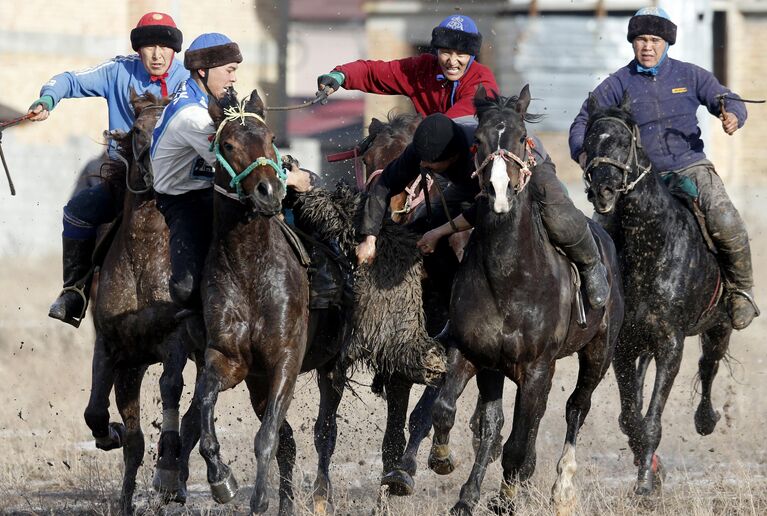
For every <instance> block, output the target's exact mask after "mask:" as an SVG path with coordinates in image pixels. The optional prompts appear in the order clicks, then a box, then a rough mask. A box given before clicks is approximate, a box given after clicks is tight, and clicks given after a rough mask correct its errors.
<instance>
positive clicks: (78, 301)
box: [48, 237, 96, 328]
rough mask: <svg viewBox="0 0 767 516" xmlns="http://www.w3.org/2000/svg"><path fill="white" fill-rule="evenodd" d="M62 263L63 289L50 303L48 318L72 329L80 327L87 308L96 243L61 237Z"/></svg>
mask: <svg viewBox="0 0 767 516" xmlns="http://www.w3.org/2000/svg"><path fill="white" fill-rule="evenodd" d="M61 240H62V254H63V261H64V289H63V290H62V291H61V294H59V297H58V299H56V301H54V302H53V304H52V305H51V308H50V310H49V311H48V317H52V318H54V319H58V320H60V321H64V322H65V323H67V324H71V325H72V326H74V327H75V328H77V327H79V326H80V323H81V322H82V320H83V318H84V317H85V310H86V308H88V295H89V293H90V288H91V279H92V274H91V273H92V262H91V257H92V255H93V249H94V247H95V246H96V240H95V239H92V238H90V239H87V240H76V239H73V238H67V237H62V239H61Z"/></svg>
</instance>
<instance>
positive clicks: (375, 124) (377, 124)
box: [368, 118, 384, 135]
mask: <svg viewBox="0 0 767 516" xmlns="http://www.w3.org/2000/svg"><path fill="white" fill-rule="evenodd" d="M383 126H384V123H383V122H381V121H380V120H379V119H377V118H373V120H371V121H370V125H369V126H368V134H371V135H372V134H378V133H379V132H380V131H381V128H382V127H383Z"/></svg>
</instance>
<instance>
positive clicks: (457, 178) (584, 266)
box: [357, 114, 608, 308]
mask: <svg viewBox="0 0 767 516" xmlns="http://www.w3.org/2000/svg"><path fill="white" fill-rule="evenodd" d="M473 129H474V128H473V127H469V126H465V125H459V124H456V123H455V122H454V121H453V120H451V119H450V118H448V117H447V116H445V115H443V114H434V115H429V116H428V117H426V118H425V119H424V120H423V122H421V124H420V125H419V126H418V128H417V129H416V132H415V134H414V135H413V142H412V143H411V144H410V145H408V146H407V147H406V148H405V150H404V151H403V153H402V155H401V156H400V157H399V158H397V159H396V160H394V161H392V162H391V163H390V164H389V165H388V166H387V167H386V168H385V169H384V171H383V174H382V176H381V180H380V181H379V182H378V183H377V184H376V185H375V187H374V188H373V189H372V190H371V191H370V193H369V197H368V199H367V201H366V203H365V208H364V216H363V220H362V225H361V228H360V233H361V234H362V235H364V240H363V241H362V243H360V245H359V246H358V247H357V260H358V262H359V263H369V262H371V261H372V260H374V259H375V251H376V249H375V248H376V236H377V235H378V232H379V230H380V228H381V224H382V221H383V218H384V214H385V212H386V207H387V206H388V202H389V199H390V198H391V196H392V195H396V194H398V193H400V192H401V191H403V190H404V188H405V186H407V185H408V184H409V183H410V182H411V181H412V180H413V179H415V178H417V177H418V175H419V173H420V171H421V170H422V169H425V170H427V171H429V172H431V173H434V174H439V175H442V176H445V177H446V178H447V179H448V180H449V181H450V186H449V187H448V188H447V189H446V190H445V191H444V198H445V200H446V201H447V207H448V212H449V213H450V217H455V218H454V219H453V220H452V223H451V222H445V221H446V220H447V215H446V214H445V210H444V209H443V208H442V206H441V203H440V202H439V201H437V202H436V203H434V204H433V205H432V207H431V211H432V213H433V214H435V216H433V217H432V220H431V221H425V220H424V219H423V216H424V210H421V211H420V212H417V213H416V217H415V218H416V220H415V221H414V224H415V225H418V224H419V222H420V223H421V224H422V225H424V226H426V227H427V228H434V229H431V231H428V232H427V233H426V234H424V235H423V237H422V238H421V240H419V241H418V247H419V248H420V249H421V251H423V252H424V253H426V254H427V255H428V254H431V253H432V252H433V251H434V249H435V248H436V244H437V242H438V241H439V239H440V238H441V237H443V236H446V235H449V234H451V233H453V232H454V231H456V230H458V231H462V230H465V229H469V228H471V227H472V226H473V225H474V222H475V220H476V205H475V204H474V198H475V197H476V195H477V194H478V193H479V185H478V182H477V180H476V179H472V178H471V176H472V172H473V171H474V160H473V154H472V151H471V148H470V146H469V142H470V141H473V134H470V133H473ZM533 140H534V146H533V153H534V154H535V159H536V163H537V165H536V166H535V167H534V168H533V169H532V176H531V178H530V186H531V187H532V188H534V191H535V199H536V201H537V202H538V203H539V206H540V211H541V218H542V220H543V223H544V226H545V227H546V230H547V232H548V235H549V239H550V240H551V242H552V243H553V244H554V245H556V246H559V247H560V248H561V249H562V250H563V251H564V252H565V254H567V257H568V258H569V259H570V260H572V261H573V262H574V263H575V264H576V266H577V267H578V270H579V271H580V273H581V277H582V278H583V282H584V285H585V288H586V294H587V296H588V299H589V302H590V304H591V305H592V306H594V307H595V308H600V307H602V306H604V304H605V301H606V299H607V293H608V285H607V278H606V270H605V268H604V265H602V262H601V260H600V257H599V250H598V249H597V245H596V242H595V241H594V237H593V235H592V234H591V231H590V230H589V228H588V222H587V219H586V216H585V215H583V213H581V212H580V211H579V210H578V209H577V208H576V207H575V206H574V205H573V203H572V201H571V200H570V198H569V197H568V196H567V192H566V191H565V189H564V187H563V185H562V183H561V182H560V181H559V179H557V177H556V170H555V167H554V163H553V162H552V161H551V158H550V157H549V156H548V154H547V153H546V151H545V150H544V148H543V145H542V144H541V142H540V141H539V140H538V139H537V138H534V137H533ZM443 222H444V223H443ZM440 224H441V225H440Z"/></svg>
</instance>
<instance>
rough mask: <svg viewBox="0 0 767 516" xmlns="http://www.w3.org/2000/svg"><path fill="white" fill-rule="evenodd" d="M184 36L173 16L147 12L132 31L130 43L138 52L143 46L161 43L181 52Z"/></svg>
mask: <svg viewBox="0 0 767 516" xmlns="http://www.w3.org/2000/svg"><path fill="white" fill-rule="evenodd" d="M183 42H184V37H183V35H182V34H181V31H180V30H178V28H177V27H176V22H174V21H173V18H171V17H170V16H168V15H167V14H165V13H157V12H151V13H146V14H145V15H144V16H142V17H141V19H140V20H139V21H138V23H137V24H136V28H135V29H133V30H132V31H130V43H131V47H133V50H135V51H136V52H138V50H139V49H140V48H141V47H147V46H150V45H161V46H163V47H168V48H172V49H173V50H174V51H175V52H181V45H182V43H183Z"/></svg>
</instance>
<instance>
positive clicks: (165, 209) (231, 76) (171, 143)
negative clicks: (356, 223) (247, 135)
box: [150, 33, 310, 310]
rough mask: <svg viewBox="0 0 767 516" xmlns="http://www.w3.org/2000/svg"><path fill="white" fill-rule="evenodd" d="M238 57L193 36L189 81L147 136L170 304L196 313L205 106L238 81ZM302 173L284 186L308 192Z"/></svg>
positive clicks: (208, 208) (208, 223)
mask: <svg viewBox="0 0 767 516" xmlns="http://www.w3.org/2000/svg"><path fill="white" fill-rule="evenodd" d="M241 62H242V55H241V54H240V48H239V46H238V45H237V43H234V42H232V41H231V40H230V39H229V38H228V37H226V36H225V35H223V34H219V33H207V34H202V35H200V36H198V37H197V38H196V39H195V40H194V41H193V42H192V44H191V45H190V46H189V48H188V49H187V51H186V53H185V55H184V66H185V67H186V68H187V70H189V72H190V74H191V76H190V78H189V79H188V80H187V81H186V82H185V83H183V84H182V85H181V87H180V88H179V89H178V91H177V92H176V94H175V95H174V97H173V100H172V101H171V103H170V104H168V106H167V107H166V108H165V110H164V111H163V114H162V116H161V118H160V120H159V121H158V123H157V127H156V128H155V130H154V133H153V135H152V147H151V150H150V157H151V161H152V170H153V172H154V190H155V195H156V199H157V208H158V209H159V210H160V212H162V214H163V216H164V217H165V222H166V223H167V225H168V228H169V229H170V256H171V270H172V272H171V278H170V294H171V298H172V299H173V301H174V302H175V303H176V304H177V305H178V306H179V307H180V308H186V309H193V310H196V309H199V308H200V306H201V299H200V280H201V276H202V270H203V266H204V264H205V256H206V254H207V251H208V247H209V245H210V240H211V236H212V230H213V165H214V164H215V162H216V156H215V154H214V152H213V150H212V149H211V141H212V139H213V136H214V135H215V132H216V129H215V127H214V125H213V120H212V119H211V117H210V115H209V114H208V103H209V101H210V100H211V97H212V98H213V100H214V101H217V99H220V98H222V97H223V96H224V95H225V93H226V91H227V89H228V88H230V87H232V85H233V84H234V83H235V82H236V80H237V75H236V72H237V68H238V66H239V63H241ZM309 181H310V178H309V177H308V174H306V173H305V172H296V171H295V170H293V171H291V173H290V174H288V181H287V184H288V186H293V187H294V188H295V189H296V190H299V191H303V190H306V189H308V184H309Z"/></svg>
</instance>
